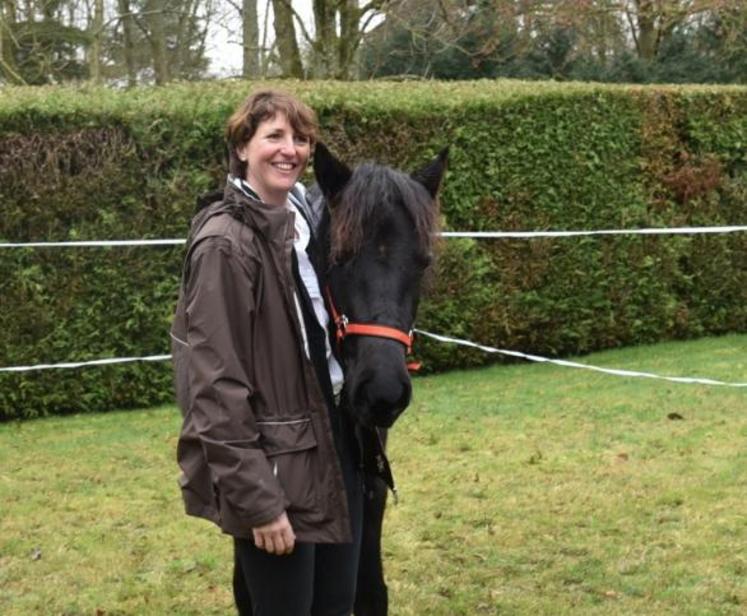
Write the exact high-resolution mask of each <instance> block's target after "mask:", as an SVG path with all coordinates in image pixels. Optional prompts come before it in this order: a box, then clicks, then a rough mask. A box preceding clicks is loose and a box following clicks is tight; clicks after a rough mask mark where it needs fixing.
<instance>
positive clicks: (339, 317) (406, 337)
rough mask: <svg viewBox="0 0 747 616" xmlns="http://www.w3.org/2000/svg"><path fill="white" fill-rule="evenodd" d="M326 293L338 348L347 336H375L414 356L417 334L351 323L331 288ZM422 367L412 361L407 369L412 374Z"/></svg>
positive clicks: (383, 326) (367, 324) (379, 326)
mask: <svg viewBox="0 0 747 616" xmlns="http://www.w3.org/2000/svg"><path fill="white" fill-rule="evenodd" d="M324 291H325V293H326V295H327V303H328V304H329V308H330V312H331V313H332V315H331V316H332V320H333V321H334V323H335V337H336V338H337V347H338V348H340V347H341V346H342V341H343V340H345V338H346V337H347V336H373V337H375V338H387V339H389V340H396V341H397V342H400V343H402V344H403V345H404V346H405V350H406V351H405V354H406V355H411V354H412V344H413V342H414V341H415V334H414V333H413V331H412V330H410V331H409V332H405V331H403V330H401V329H397V328H396V327H390V326H388V325H378V324H376V323H351V322H350V320H349V319H348V317H347V316H346V315H345V314H341V313H340V312H339V311H338V310H337V306H336V305H335V302H334V300H333V299H332V292H331V291H330V288H329V286H327V287H326V288H325V289H324ZM420 367H421V364H420V362H415V361H411V362H408V363H407V369H408V370H409V371H410V372H415V371H417V370H419V369H420Z"/></svg>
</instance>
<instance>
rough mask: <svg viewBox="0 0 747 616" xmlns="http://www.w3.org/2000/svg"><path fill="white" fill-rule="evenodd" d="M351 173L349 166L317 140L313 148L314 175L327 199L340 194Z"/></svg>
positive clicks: (329, 199) (330, 199)
mask: <svg viewBox="0 0 747 616" xmlns="http://www.w3.org/2000/svg"><path fill="white" fill-rule="evenodd" d="M352 174H353V172H352V171H350V168H349V167H348V166H347V165H346V164H345V163H343V162H342V161H339V160H337V159H336V158H335V157H334V155H333V154H332V152H330V151H329V149H328V148H327V146H326V145H324V144H323V143H322V142H317V144H316V147H315V149H314V175H315V176H316V181H317V182H318V183H319V188H321V189H322V193H324V196H325V197H326V198H327V201H329V202H331V201H332V200H333V199H334V198H335V197H336V196H337V195H339V194H340V192H341V191H342V189H343V188H345V184H347V183H348V180H350V176H351V175H352Z"/></svg>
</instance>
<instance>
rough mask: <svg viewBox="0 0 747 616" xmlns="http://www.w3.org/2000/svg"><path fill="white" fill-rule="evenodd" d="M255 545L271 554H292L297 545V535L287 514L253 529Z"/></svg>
mask: <svg viewBox="0 0 747 616" xmlns="http://www.w3.org/2000/svg"><path fill="white" fill-rule="evenodd" d="M252 533H253V534H254V545H256V546H257V547H258V548H259V549H260V550H264V551H265V552H269V553H270V554H277V555H282V554H290V553H291V552H292V551H293V546H294V544H295V543H296V535H295V533H294V532H293V527H292V526H291V524H290V521H289V520H288V516H287V515H286V513H285V512H283V513H282V514H280V516H279V517H278V518H276V519H275V520H273V521H272V522H270V523H269V524H265V525H263V526H257V527H256V528H253V529H252Z"/></svg>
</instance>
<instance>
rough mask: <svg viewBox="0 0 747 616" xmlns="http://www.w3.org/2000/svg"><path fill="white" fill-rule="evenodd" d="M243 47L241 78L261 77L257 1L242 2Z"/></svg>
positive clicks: (247, 0)
mask: <svg viewBox="0 0 747 616" xmlns="http://www.w3.org/2000/svg"><path fill="white" fill-rule="evenodd" d="M241 18H242V30H241V31H242V46H243V48H244V55H243V62H242V65H241V76H242V77H244V78H246V79H257V78H258V77H259V53H258V52H259V22H258V21H257V0H242V3H241Z"/></svg>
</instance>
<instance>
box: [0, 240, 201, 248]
mask: <svg viewBox="0 0 747 616" xmlns="http://www.w3.org/2000/svg"><path fill="white" fill-rule="evenodd" d="M186 241H187V240H185V239H174V240H79V241H70V242H17V243H0V248H76V247H78V248H91V247H93V248H100V247H103V246H174V245H179V244H184V243H185V242H186Z"/></svg>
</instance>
